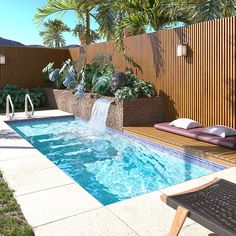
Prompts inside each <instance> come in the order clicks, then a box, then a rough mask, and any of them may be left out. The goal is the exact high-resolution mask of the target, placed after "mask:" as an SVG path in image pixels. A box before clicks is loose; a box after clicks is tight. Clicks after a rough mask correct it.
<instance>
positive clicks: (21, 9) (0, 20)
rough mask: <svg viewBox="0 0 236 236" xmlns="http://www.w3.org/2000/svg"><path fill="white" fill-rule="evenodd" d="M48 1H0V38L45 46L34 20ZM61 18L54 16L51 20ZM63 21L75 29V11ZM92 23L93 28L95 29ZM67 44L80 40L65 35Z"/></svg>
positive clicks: (69, 13)
mask: <svg viewBox="0 0 236 236" xmlns="http://www.w3.org/2000/svg"><path fill="white" fill-rule="evenodd" d="M46 3H47V1H46V0H0V37H3V38H7V39H12V40H15V41H18V42H21V43H23V44H26V45H28V44H41V45H42V44H43V42H42V39H41V37H40V36H39V33H38V32H39V27H40V26H37V25H35V24H34V22H33V18H34V14H35V13H36V9H37V8H40V7H42V6H44V5H45V4H46ZM56 17H60V16H58V15H56V14H55V15H52V17H51V18H56ZM61 19H62V21H63V22H64V23H66V24H67V25H68V26H69V27H70V28H73V27H74V26H75V25H76V23H77V19H76V16H75V14H74V12H73V11H70V12H68V13H66V14H65V15H64V16H63V17H61ZM95 27H96V24H95V22H92V28H95ZM64 36H65V39H66V43H67V45H68V44H78V39H77V38H75V37H73V36H72V34H71V33H65V34H64Z"/></svg>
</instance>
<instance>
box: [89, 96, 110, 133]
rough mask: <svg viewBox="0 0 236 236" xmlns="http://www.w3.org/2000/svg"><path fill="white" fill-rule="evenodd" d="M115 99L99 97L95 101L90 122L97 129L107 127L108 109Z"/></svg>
mask: <svg viewBox="0 0 236 236" xmlns="http://www.w3.org/2000/svg"><path fill="white" fill-rule="evenodd" d="M112 102H113V100H108V99H104V98H99V99H97V100H96V101H95V103H94V105H93V109H92V114H91V118H90V121H89V124H90V125H91V126H93V127H94V128H96V129H104V128H106V120H107V116H108V110H109V107H110V105H111V103H112Z"/></svg>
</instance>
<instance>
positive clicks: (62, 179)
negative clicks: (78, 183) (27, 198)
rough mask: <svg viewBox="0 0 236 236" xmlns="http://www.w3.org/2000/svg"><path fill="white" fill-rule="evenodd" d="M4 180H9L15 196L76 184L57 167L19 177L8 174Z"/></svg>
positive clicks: (18, 175) (19, 175) (23, 174)
mask: <svg viewBox="0 0 236 236" xmlns="http://www.w3.org/2000/svg"><path fill="white" fill-rule="evenodd" d="M4 178H5V179H7V183H8V185H9V186H10V187H11V189H13V190H14V195H15V196H19V195H23V194H27V193H33V192H37V191H42V190H47V189H50V188H55V187H59V186H63V185H67V184H71V183H75V181H74V180H73V179H71V178H70V177H68V176H67V175H66V174H65V173H64V172H63V171H61V170H60V169H58V168H57V167H53V168H48V169H43V170H37V171H32V172H27V173H21V174H17V175H8V174H6V175H4Z"/></svg>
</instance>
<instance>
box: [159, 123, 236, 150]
mask: <svg viewBox="0 0 236 236" xmlns="http://www.w3.org/2000/svg"><path fill="white" fill-rule="evenodd" d="M169 124H170V123H169V122H165V123H159V124H155V125H154V127H155V128H156V129H159V130H162V131H166V132H170V133H173V134H178V135H182V136H185V137H188V138H192V139H196V140H199V141H204V142H207V143H212V144H216V145H220V146H223V147H226V148H231V149H236V136H231V137H226V138H221V137H218V136H216V135H212V134H206V133H203V132H202V131H203V129H204V128H195V129H188V130H185V129H181V128H177V127H174V126H172V125H169Z"/></svg>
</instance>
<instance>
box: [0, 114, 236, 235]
mask: <svg viewBox="0 0 236 236" xmlns="http://www.w3.org/2000/svg"><path fill="white" fill-rule="evenodd" d="M65 115H69V114H68V113H65V112H62V111H59V110H48V111H39V112H36V113H35V117H36V118H37V117H38V118H41V117H52V116H54V117H58V116H65ZM16 118H17V119H22V118H24V113H18V114H16ZM4 119H5V117H4V116H3V115H0V130H1V133H0V170H1V171H2V173H3V176H4V179H5V180H6V181H7V183H8V184H9V186H10V187H11V188H12V189H13V190H14V195H15V197H16V199H17V202H18V203H19V204H20V206H21V209H22V212H23V214H24V215H25V217H26V219H27V221H28V222H29V224H30V225H32V227H33V228H34V231H35V234H36V236H49V235H50V236H53V235H55V236H60V235H62V236H64V235H83V236H84V235H85V236H86V235H89V236H91V235H96V236H97V235H102V236H104V235H109V236H111V235H116V236H117V235H145V236H147V235H150V236H151V235H155V236H156V235H158V236H162V235H163V236H165V235H168V231H169V228H170V225H171V222H172V220H173V217H174V214H175V211H174V210H172V209H171V208H169V207H167V206H166V205H165V204H164V203H162V202H161V200H160V195H161V194H162V193H166V194H173V193H176V192H179V191H183V190H186V189H189V188H192V187H196V186H198V185H201V184H204V183H206V182H208V181H209V180H212V179H213V178H214V177H215V176H217V177H223V178H224V179H227V180H230V181H232V182H235V183H236V167H231V168H229V169H226V170H223V171H220V172H217V173H214V174H211V175H209V176H205V177H202V178H199V179H195V180H191V181H188V182H185V183H181V184H178V185H175V186H172V187H168V188H165V189H162V190H160V191H154V192H151V193H147V194H144V195H141V196H138V197H134V198H131V199H128V200H125V201H121V202H118V203H114V204H111V205H108V206H103V205H102V204H101V203H100V202H98V201H97V200H96V199H95V198H94V197H93V196H91V195H90V194H89V193H88V192H87V191H85V190H84V189H83V188H82V187H80V186H79V185H78V184H77V183H75V181H74V180H72V179H71V178H70V177H68V176H67V175H66V174H65V173H64V172H63V171H61V170H60V169H59V168H58V167H57V166H55V165H54V164H53V163H52V162H51V161H49V160H48V159H47V158H46V157H45V156H44V155H42V154H41V153H40V152H39V151H38V150H36V149H35V148H34V147H33V146H32V145H31V144H29V143H28V142H27V141H26V140H24V139H23V138H21V137H20V136H19V135H18V134H17V133H15V131H13V130H12V129H11V128H10V127H9V126H8V125H7V124H6V123H4ZM209 233H210V231H208V230H206V229H205V228H203V227H202V226H200V225H198V224H197V223H194V222H193V221H191V220H187V221H186V222H185V225H184V227H183V230H182V231H181V234H180V235H181V236H184V235H185V236H187V235H191V236H205V235H208V234H209Z"/></svg>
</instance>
